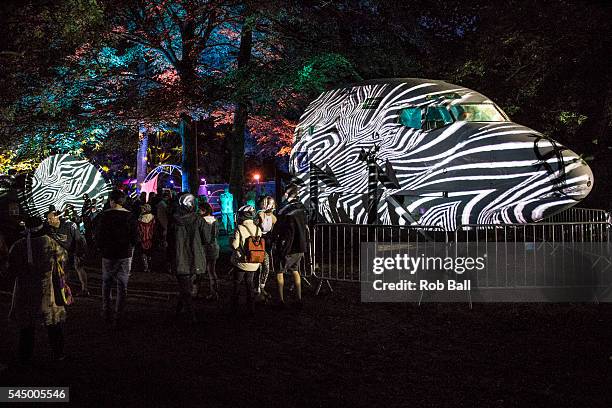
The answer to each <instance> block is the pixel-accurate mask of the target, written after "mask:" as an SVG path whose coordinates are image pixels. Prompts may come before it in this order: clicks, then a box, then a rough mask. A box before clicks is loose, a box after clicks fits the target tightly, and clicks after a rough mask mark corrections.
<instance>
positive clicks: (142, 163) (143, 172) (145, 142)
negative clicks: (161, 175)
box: [136, 126, 149, 192]
mask: <svg viewBox="0 0 612 408" xmlns="http://www.w3.org/2000/svg"><path fill="white" fill-rule="evenodd" d="M148 148H149V135H148V134H147V130H146V129H145V127H144V126H139V128H138V153H137V154H136V186H137V187H138V192H140V186H141V184H142V183H144V179H145V177H147V150H148Z"/></svg>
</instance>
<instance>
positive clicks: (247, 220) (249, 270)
mask: <svg viewBox="0 0 612 408" xmlns="http://www.w3.org/2000/svg"><path fill="white" fill-rule="evenodd" d="M255 216H256V211H255V208H253V207H252V206H250V205H245V206H243V207H241V208H240V209H239V210H238V222H239V225H238V228H236V231H235V232H234V239H233V240H232V248H233V249H234V251H233V253H232V258H231V262H232V264H233V265H234V266H235V268H234V276H233V278H234V292H233V294H232V311H233V312H236V311H237V308H238V296H239V294H240V283H241V282H242V280H243V279H244V281H245V283H246V287H247V291H246V293H247V305H248V306H249V312H250V313H251V314H252V313H253V312H254V299H253V277H254V275H255V272H256V271H257V269H259V267H260V266H261V264H259V263H251V262H245V257H246V251H245V250H244V247H245V242H246V240H247V238H249V237H251V236H255V237H261V235H262V231H261V228H260V227H259V226H258V225H256V224H255V222H254V219H255Z"/></svg>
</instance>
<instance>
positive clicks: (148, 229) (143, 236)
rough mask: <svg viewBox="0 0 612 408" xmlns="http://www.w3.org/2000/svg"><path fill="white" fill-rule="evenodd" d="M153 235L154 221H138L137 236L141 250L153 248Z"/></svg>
mask: <svg viewBox="0 0 612 408" xmlns="http://www.w3.org/2000/svg"><path fill="white" fill-rule="evenodd" d="M154 233H155V219H153V220H152V221H150V222H142V221H138V236H139V237H140V245H141V247H142V249H144V250H148V249H151V248H152V247H153V235H154Z"/></svg>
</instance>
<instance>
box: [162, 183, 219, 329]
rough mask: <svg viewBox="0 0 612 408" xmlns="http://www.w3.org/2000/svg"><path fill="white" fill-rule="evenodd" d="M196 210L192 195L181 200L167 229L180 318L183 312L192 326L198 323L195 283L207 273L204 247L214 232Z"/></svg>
mask: <svg viewBox="0 0 612 408" xmlns="http://www.w3.org/2000/svg"><path fill="white" fill-rule="evenodd" d="M195 209H196V198H195V197H194V196H193V194H183V195H182V196H180V197H179V200H178V208H177V210H176V212H174V214H173V215H172V222H171V223H170V226H169V228H168V250H169V254H170V264H171V268H172V272H173V273H174V274H175V275H176V280H177V282H178V287H179V293H178V302H177V305H176V313H177V315H178V314H179V313H180V312H182V311H183V310H184V311H185V312H186V313H187V316H188V318H189V320H190V321H191V322H193V323H195V322H197V319H196V315H195V311H194V310H193V292H194V282H195V281H196V279H197V278H198V276H199V275H201V274H203V273H205V272H206V253H205V251H204V246H205V245H208V244H210V243H211V228H212V227H211V225H210V224H208V223H207V222H206V221H204V220H203V219H202V217H199V216H198V215H197V214H196V212H195ZM196 293H197V292H196Z"/></svg>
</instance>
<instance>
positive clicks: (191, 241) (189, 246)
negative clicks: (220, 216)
mask: <svg viewBox="0 0 612 408" xmlns="http://www.w3.org/2000/svg"><path fill="white" fill-rule="evenodd" d="M211 229H212V226H211V225H210V224H208V223H207V222H206V221H204V220H203V219H202V218H201V217H199V216H198V215H196V213H195V212H192V211H191V212H186V211H179V212H177V213H175V214H174V215H173V216H172V220H171V223H170V225H169V228H168V234H169V236H168V245H169V249H170V252H169V254H170V257H171V264H172V270H173V272H174V273H175V274H176V275H192V274H196V275H199V274H202V273H204V272H205V271H206V255H205V252H204V244H210V242H211Z"/></svg>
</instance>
